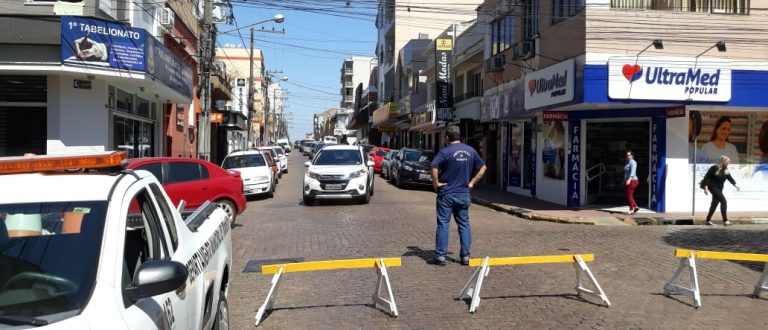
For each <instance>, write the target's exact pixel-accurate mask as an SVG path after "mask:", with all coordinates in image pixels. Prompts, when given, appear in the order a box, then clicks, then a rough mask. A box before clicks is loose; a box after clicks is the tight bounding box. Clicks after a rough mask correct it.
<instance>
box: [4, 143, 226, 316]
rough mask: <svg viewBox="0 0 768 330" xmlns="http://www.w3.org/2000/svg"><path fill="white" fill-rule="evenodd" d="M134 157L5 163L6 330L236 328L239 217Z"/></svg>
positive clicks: (49, 158)
mask: <svg viewBox="0 0 768 330" xmlns="http://www.w3.org/2000/svg"><path fill="white" fill-rule="evenodd" d="M125 156H126V155H125V153H124V152H122V153H121V152H115V153H104V154H97V155H83V156H72V155H68V156H32V157H0V187H15V188H14V189H0V328H4V329H5V328H6V327H9V328H12V329H29V328H35V329H211V328H216V329H221V328H224V329H226V328H228V324H229V318H228V309H229V308H228V307H227V291H228V290H227V287H228V279H230V278H231V277H230V274H229V273H230V271H231V269H232V240H231V232H230V223H229V218H228V217H227V214H226V213H225V212H224V211H223V210H221V209H217V208H216V205H215V204H213V203H210V202H207V203H206V204H204V205H203V206H201V207H200V208H198V209H197V210H196V211H195V212H193V213H192V214H191V215H189V216H188V217H187V218H186V219H182V216H181V214H180V213H179V212H178V211H177V209H180V208H182V207H183V206H182V205H176V206H174V205H172V204H171V200H170V198H169V197H168V195H167V194H166V193H165V190H164V189H163V186H162V185H161V184H160V182H158V180H157V178H156V177H155V176H154V175H153V174H152V173H150V172H148V171H145V170H136V171H134V170H126V169H123V165H122V163H123V162H124V161H125V158H126V157H125ZM30 169H31V170H30ZM33 170H36V171H39V172H32V171H33ZM73 170H78V171H73ZM180 204H181V203H180Z"/></svg>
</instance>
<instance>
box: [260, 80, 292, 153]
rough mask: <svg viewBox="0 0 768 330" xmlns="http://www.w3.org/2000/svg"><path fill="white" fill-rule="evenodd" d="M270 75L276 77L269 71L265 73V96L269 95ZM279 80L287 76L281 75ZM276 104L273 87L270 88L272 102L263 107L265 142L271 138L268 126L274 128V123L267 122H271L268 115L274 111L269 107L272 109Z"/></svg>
mask: <svg viewBox="0 0 768 330" xmlns="http://www.w3.org/2000/svg"><path fill="white" fill-rule="evenodd" d="M270 77H272V78H277V77H275V76H274V75H272V74H270V73H267V93H266V94H267V97H269V85H270V84H271V83H270V82H271V81H272V80H271V79H270ZM279 80H282V81H288V77H286V76H283V77H282V78H280V79H279ZM278 86H279V85H278ZM276 105H277V103H276V100H275V89H273V90H272V103H271V104H270V106H269V107H267V108H266V109H265V113H264V116H265V118H264V123H265V126H264V131H265V133H264V140H266V141H267V142H270V141H271V138H272V136H271V134H270V133H269V128H272V130H274V129H275V127H274V126H275V125H274V123H272V125H269V124H270V122H273V121H272V120H270V116H269V115H270V112H272V113H273V114H274V113H275V111H274V110H273V111H270V108H273V109H274V108H275V106H276Z"/></svg>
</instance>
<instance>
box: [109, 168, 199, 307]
mask: <svg viewBox="0 0 768 330" xmlns="http://www.w3.org/2000/svg"><path fill="white" fill-rule="evenodd" d="M187 164H194V165H197V164H196V163H187ZM155 205H156V204H155V203H154V202H153V201H152V198H151V197H150V194H149V192H148V191H147V190H146V189H142V190H141V191H139V192H138V193H137V194H136V195H135V196H133V197H132V198H131V202H130V204H129V206H128V213H127V214H126V219H127V220H126V226H125V245H124V249H123V281H122V288H123V303H124V304H125V307H128V306H130V305H132V304H133V303H134V302H133V301H131V300H130V299H128V294H127V291H126V289H127V288H128V287H129V286H130V285H131V283H133V279H134V278H135V277H136V274H137V271H138V269H139V267H140V266H141V264H143V263H144V262H146V261H148V260H159V259H163V258H165V257H166V256H168V249H167V247H166V246H165V242H163V239H162V238H163V236H162V233H161V229H160V228H161V227H160V220H159V215H158V210H157V208H156V206H155Z"/></svg>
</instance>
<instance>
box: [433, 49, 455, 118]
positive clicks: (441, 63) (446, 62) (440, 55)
mask: <svg viewBox="0 0 768 330" xmlns="http://www.w3.org/2000/svg"><path fill="white" fill-rule="evenodd" d="M435 63H436V65H435V87H436V89H437V91H436V92H437V93H436V94H435V95H436V97H435V99H436V103H437V104H436V108H437V111H436V114H437V120H438V121H451V120H453V80H452V79H453V78H452V77H451V70H452V65H453V40H452V39H451V38H445V39H436V40H435Z"/></svg>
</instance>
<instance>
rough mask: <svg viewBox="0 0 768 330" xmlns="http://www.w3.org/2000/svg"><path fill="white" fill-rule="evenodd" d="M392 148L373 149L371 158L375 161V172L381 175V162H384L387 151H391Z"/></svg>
mask: <svg viewBox="0 0 768 330" xmlns="http://www.w3.org/2000/svg"><path fill="white" fill-rule="evenodd" d="M391 150H392V149H390V148H384V147H374V148H373V149H371V154H370V158H371V160H372V161H373V171H374V172H378V173H381V161H382V160H384V156H386V155H387V151H391Z"/></svg>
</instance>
